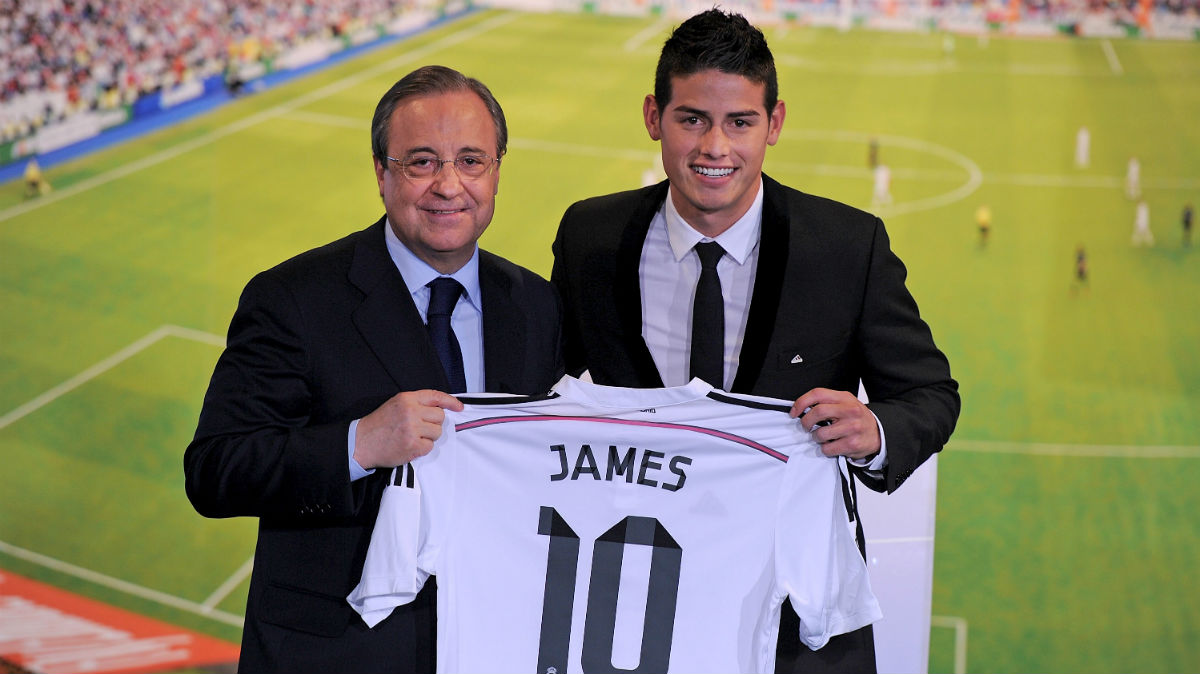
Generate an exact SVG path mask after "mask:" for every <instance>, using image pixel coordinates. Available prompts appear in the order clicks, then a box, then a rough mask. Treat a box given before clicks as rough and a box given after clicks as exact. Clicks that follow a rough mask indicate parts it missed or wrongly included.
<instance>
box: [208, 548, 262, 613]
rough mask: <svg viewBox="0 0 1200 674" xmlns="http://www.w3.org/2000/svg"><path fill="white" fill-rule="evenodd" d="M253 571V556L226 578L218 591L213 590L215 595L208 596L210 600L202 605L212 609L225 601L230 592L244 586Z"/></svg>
mask: <svg viewBox="0 0 1200 674" xmlns="http://www.w3.org/2000/svg"><path fill="white" fill-rule="evenodd" d="M253 569H254V556H253V555H252V556H251V557H250V559H247V560H246V563H245V564H242V565H241V567H239V568H238V570H237V571H234V572H233V575H232V576H230V577H228V578H226V579H225V582H224V583H221V586H220V587H218V588H217V589H216V590H213V593H212V594H210V595H208V599H205V600H204V602H203V603H202V604H201V605H202V606H204V607H205V608H208V609H212V608H213V607H215V606H216V605H217V604H220V603H221V602H222V601H224V600H225V597H228V596H229V593H230V592H233V591H234V590H235V589H237V586H238V585H241V584H242V581H243V580H246V579H247V578H249V577H250V572H251V571H252V570H253Z"/></svg>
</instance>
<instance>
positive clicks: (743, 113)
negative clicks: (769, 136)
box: [672, 105, 762, 118]
mask: <svg viewBox="0 0 1200 674" xmlns="http://www.w3.org/2000/svg"><path fill="white" fill-rule="evenodd" d="M672 112H674V113H676V114H685V115H696V116H697V117H704V118H711V117H712V114H711V113H709V112H708V111H707V110H700V109H698V108H689V107H687V106H683V105H681V106H679V107H678V108H675V109H674V110H673V111H672ZM761 114H762V113H760V112H759V111H758V110H755V109H753V108H751V109H749V110H736V111H734V112H730V113H726V115H725V117H726V118H728V117H758V116H759V115H761Z"/></svg>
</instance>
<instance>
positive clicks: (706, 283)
mask: <svg viewBox="0 0 1200 674" xmlns="http://www.w3.org/2000/svg"><path fill="white" fill-rule="evenodd" d="M696 254H697V255H699V256H700V280H698V281H697V282H696V299H695V300H694V303H693V304H692V357H691V362H690V363H689V370H690V372H689V374H690V375H691V376H692V377H699V378H700V379H703V380H704V381H706V382H708V383H709V384H712V385H713V386H715V387H717V388H724V387H725V302H724V300H722V299H721V278H720V277H719V276H717V262H718V261H720V259H721V256H722V255H724V254H725V249H724V248H721V244H719V243H717V242H716V241H709V242H708V243H698V244H696Z"/></svg>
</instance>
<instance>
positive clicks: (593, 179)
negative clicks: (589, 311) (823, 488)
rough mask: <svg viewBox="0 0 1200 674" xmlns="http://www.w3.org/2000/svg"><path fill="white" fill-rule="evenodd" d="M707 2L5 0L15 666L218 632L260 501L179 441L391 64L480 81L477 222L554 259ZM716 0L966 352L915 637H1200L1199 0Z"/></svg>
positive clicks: (217, 649) (1137, 657) (794, 181)
mask: <svg viewBox="0 0 1200 674" xmlns="http://www.w3.org/2000/svg"><path fill="white" fill-rule="evenodd" d="M709 6H711V4H705V3H694V2H682V1H678V2H655V1H652V0H628V1H624V0H614V1H612V2H609V1H606V0H588V1H586V2H580V1H579V0H530V1H529V2H521V3H515V2H514V3H498V4H495V5H487V6H483V5H479V4H465V3H445V2H437V3H430V2H392V1H390V0H330V1H327V2H318V1H315V0H310V1H307V2H271V1H267V0H263V1H249V0H241V1H239V0H180V1H179V2H151V1H148V0H119V1H116V2H88V1H85V0H39V1H24V0H23V1H15V0H7V1H6V0H0V312H2V316H3V320H0V363H2V366H0V456H3V466H4V469H3V477H4V482H3V488H2V489H0V655H2V656H3V658H4V660H5V661H6V662H7V664H6V665H4V666H5V667H8V668H10V669H12V670H13V671H20V669H21V668H26V669H30V670H35V671H41V672H57V671H63V672H79V671H85V670H87V671H106V672H115V671H161V670H164V669H168V670H175V671H194V670H197V669H208V668H212V667H216V668H218V669H219V668H221V667H223V666H225V665H226V664H227V663H228V662H230V661H231V660H232V659H235V658H236V644H237V642H238V640H239V638H240V626H241V616H242V613H243V611H244V607H245V596H246V589H247V584H248V575H249V569H250V561H251V559H252V555H253V543H254V538H255V526H256V523H255V522H254V521H252V520H248V519H245V520H224V521H214V520H205V519H203V518H201V517H199V516H198V515H196V514H195V512H194V511H193V510H192V509H191V507H190V505H189V504H188V502H187V499H186V497H185V495H184V492H183V475H182V454H183V449H184V447H185V446H186V445H187V443H188V441H189V440H190V439H191V435H192V433H193V431H194V429H195V422H196V417H197V414H198V412H199V409H200V403H201V399H202V397H203V394H204V390H205V388H206V386H207V381H208V377H209V375H210V374H211V372H212V367H213V364H214V363H215V361H216V358H217V356H218V355H219V353H220V350H221V347H222V345H223V343H224V334H225V330H226V328H227V326H228V321H229V319H230V317H231V316H232V313H233V309H234V307H235V306H236V302H237V298H238V294H239V292H240V290H241V288H242V287H243V285H244V284H245V283H246V281H247V280H249V278H250V277H251V276H252V275H253V274H254V273H256V272H257V271H259V270H262V269H265V268H267V267H270V266H272V265H274V264H276V263H278V262H280V261H282V260H284V259H286V258H288V257H290V256H292V255H294V254H296V253H299V252H301V251H303V250H306V249H308V248H311V247H313V246H316V245H319V244H323V243H326V242H328V241H330V240H332V239H335V238H339V237H341V236H343V235H345V234H347V233H350V232H352V231H356V230H358V229H362V228H363V227H365V226H367V225H368V224H370V223H371V222H373V221H374V220H376V219H377V218H378V217H379V216H380V215H381V214H382V205H381V203H380V201H379V197H378V193H377V189H376V186H375V184H374V178H373V175H372V171H371V158H370V144H369V137H368V128H369V120H370V116H371V114H372V112H373V110H374V106H375V104H376V102H377V101H378V99H379V96H380V95H381V94H382V93H383V92H384V91H385V90H386V89H387V88H388V87H389V86H390V85H391V84H392V83H393V82H394V81H395V80H396V79H398V78H399V77H401V76H402V75H403V74H405V73H407V72H408V71H410V70H412V69H413V68H415V67H418V66H420V65H424V64H428V63H440V64H444V65H448V66H451V67H454V68H457V69H459V70H462V71H463V72H465V73H467V74H469V75H472V76H475V77H478V78H479V79H481V80H483V81H484V82H485V83H486V84H487V85H488V86H489V87H490V88H491V89H492V91H493V92H494V93H495V94H496V96H497V98H499V100H500V102H501V104H502V105H503V106H504V109H505V112H506V114H507V116H508V122H509V130H510V137H511V140H510V144H509V154H508V156H507V157H505V159H504V164H503V170H502V173H501V182H500V194H499V197H498V203H497V214H496V217H495V219H494V220H493V223H492V225H491V227H490V229H489V230H488V232H487V233H486V234H485V236H484V238H483V240H482V245H483V247H485V248H487V249H489V250H492V251H494V252H496V253H499V254H501V255H503V256H506V257H508V258H510V259H512V260H514V261H516V262H518V263H520V264H523V265H525V266H528V267H530V268H532V269H534V270H535V271H537V272H539V273H541V274H543V275H549V272H550V265H551V256H550V242H551V240H552V238H553V235H554V231H555V228H556V226H557V223H558V219H559V217H560V216H561V214H562V212H563V210H564V209H565V208H566V207H567V206H568V205H569V204H571V203H572V202H573V201H575V200H578V199H581V198H584V197H588V196H592V195H596V194H601V193H607V192H612V191H617V190H621V189H629V188H634V187H637V186H639V185H641V184H642V182H643V181H644V180H649V179H652V178H654V176H656V175H657V173H656V172H657V171H660V170H661V169H660V168H659V167H657V166H656V165H655V162H654V158H655V157H656V155H657V146H656V144H654V143H652V142H651V141H650V139H649V138H648V137H647V135H646V132H645V129H644V127H643V124H642V119H641V101H642V98H643V97H644V96H645V95H646V94H647V93H649V92H650V91H651V90H652V86H653V70H654V64H655V62H656V60H657V56H658V51H659V48H660V47H661V44H662V41H663V40H664V39H665V38H666V36H667V35H668V33H669V32H670V30H671V29H672V28H673V27H674V26H675V25H677V24H678V23H679V22H680V21H681V20H682V19H683V18H685V17H686V16H688V15H690V14H691V13H693V12H694V11H698V10H700V9H707V8H708V7H709ZM722 6H723V7H724V8H726V9H730V10H736V11H740V12H742V13H745V14H746V15H747V16H748V17H749V18H751V19H752V20H753V21H755V22H756V23H757V24H758V25H759V26H760V27H762V28H763V30H764V32H765V33H766V35H767V38H768V40H769V42H770V44H771V47H772V50H773V52H774V54H775V58H776V61H777V65H778V68H779V79H780V97H781V98H782V99H783V100H784V101H786V104H787V110H788V114H787V119H786V122H785V125H784V129H783V134H782V137H781V139H780V142H779V144H778V145H777V146H776V147H774V148H772V149H771V150H770V151H769V152H768V154H767V161H766V165H765V170H766V172H767V173H768V174H770V175H771V176H772V177H774V178H776V179H778V180H780V181H782V182H784V183H786V184H789V185H792V186H794V187H797V188H799V189H801V190H804V191H806V192H811V193H814V194H819V195H822V196H827V197H831V198H834V199H838V200H841V201H844V202H847V203H850V204H852V205H855V206H858V207H860V208H863V209H866V210H869V211H872V212H875V213H878V214H879V215H880V216H882V217H883V218H884V220H885V222H886V224H887V227H888V231H889V234H890V236H891V238H892V244H893V247H894V248H895V249H896V250H897V252H898V253H899V254H900V256H901V258H902V259H903V260H904V261H905V263H906V264H907V266H908V270H909V278H908V283H909V288H910V289H911V290H912V292H913V294H914V295H915V296H916V298H917V301H918V303H919V304H920V307H921V310H922V314H923V316H924V318H925V319H926V320H927V321H928V322H929V323H930V325H931V327H932V328H933V332H934V336H935V338H936V340H937V342H938V344H939V346H940V347H941V348H942V349H943V350H944V351H946V353H947V355H948V356H949V358H950V363H951V367H952V370H953V374H954V376H955V377H956V378H957V379H958V380H959V382H960V384H961V387H962V394H963V413H962V417H961V419H960V421H959V424H958V429H957V431H956V432H955V435H954V437H953V439H952V440H951V442H950V444H949V445H948V446H947V447H946V449H945V451H944V452H943V453H942V454H941V457H940V463H939V467H938V483H937V516H936V540H935V562H934V571H933V578H934V582H933V608H932V613H933V615H934V616H935V618H936V619H935V621H934V627H933V629H932V630H931V633H930V644H929V668H928V669H929V671H930V672H956V671H967V672H1147V673H1148V672H1196V671H1200V645H1198V644H1200V611H1198V610H1197V609H1196V597H1200V580H1197V577H1196V574H1195V573H1194V569H1195V568H1196V565H1197V561H1198V558H1200V514H1198V513H1200V495H1198V492H1197V490H1196V489H1195V487H1194V485H1195V483H1196V482H1197V480H1198V479H1200V346H1198V344H1200V252H1197V250H1196V247H1197V246H1200V242H1198V241H1189V239H1188V238H1187V237H1186V235H1185V229H1184V226H1183V222H1184V219H1185V217H1186V216H1185V212H1187V211H1188V210H1189V209H1192V208H1194V207H1195V206H1196V205H1198V204H1197V202H1200V125H1197V123H1196V122H1197V119H1200V32H1198V31H1200V18H1198V14H1197V13H1198V7H1197V1H1196V0H1170V1H1167V2H1155V1H1152V0H1147V1H1141V0H1135V1H1134V2H1115V1H1114V2H1100V1H1098V0H1089V1H1086V2H1080V1H1077V0H1070V1H1069V2H1059V1H1056V2H1047V1H1045V0H1025V1H1022V0H1014V1H1013V2H1003V3H985V2H941V1H937V2H905V1H902V0H881V1H879V2H872V1H860V0H845V1H841V2H792V1H789V2H781V1H779V0H754V1H744V2H730V3H723V5H722ZM1139 211H1140V212H1141V213H1142V215H1141V216H1140V217H1141V218H1143V219H1144V220H1145V222H1146V223H1147V224H1146V228H1148V229H1149V232H1150V235H1151V237H1150V238H1147V237H1146V236H1145V234H1136V235H1135V233H1136V232H1138V226H1137V222H1138V219H1139ZM981 224H986V229H987V230H988V233H987V235H986V236H984V235H983V234H982V233H981V228H982V227H981ZM1151 238H1152V240H1151ZM1189 485H1192V486H1189ZM870 525H871V523H870V522H869V521H868V522H866V528H867V534H868V536H870V534H871V531H870ZM56 638H57V639H58V640H57V641H56V640H55V639H56ZM0 671H2V668H0Z"/></svg>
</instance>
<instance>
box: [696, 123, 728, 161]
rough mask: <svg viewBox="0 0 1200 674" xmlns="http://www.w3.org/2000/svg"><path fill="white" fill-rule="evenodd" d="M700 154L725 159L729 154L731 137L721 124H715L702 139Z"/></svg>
mask: <svg viewBox="0 0 1200 674" xmlns="http://www.w3.org/2000/svg"><path fill="white" fill-rule="evenodd" d="M700 152H701V153H702V154H704V156H706V157H724V156H725V155H727V154H729V136H728V135H727V134H726V133H725V129H724V128H722V126H721V125H720V124H714V125H713V126H712V127H710V128H709V129H708V131H706V132H705V133H704V135H703V136H702V137H701V138H700Z"/></svg>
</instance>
